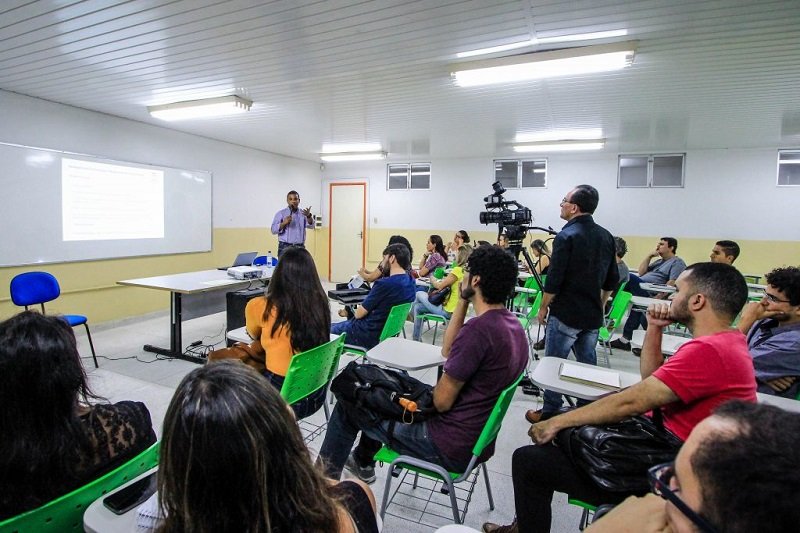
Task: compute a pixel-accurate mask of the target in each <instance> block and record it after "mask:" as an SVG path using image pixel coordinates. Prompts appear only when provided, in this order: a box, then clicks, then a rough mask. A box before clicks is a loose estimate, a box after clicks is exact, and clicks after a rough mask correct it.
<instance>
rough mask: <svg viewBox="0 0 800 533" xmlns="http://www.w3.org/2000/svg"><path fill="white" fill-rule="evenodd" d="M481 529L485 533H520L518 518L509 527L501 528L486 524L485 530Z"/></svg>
mask: <svg viewBox="0 0 800 533" xmlns="http://www.w3.org/2000/svg"><path fill="white" fill-rule="evenodd" d="M481 529H482V531H483V533H519V528H518V527H517V519H516V518H515V519H514V521H513V522H512V523H510V524H509V525H507V526H501V525H500V524H494V523H492V522H484V524H483V528H481Z"/></svg>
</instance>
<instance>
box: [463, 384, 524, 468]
mask: <svg viewBox="0 0 800 533" xmlns="http://www.w3.org/2000/svg"><path fill="white" fill-rule="evenodd" d="M524 375H525V374H524V373H522V374H520V375H519V377H518V378H517V379H515V380H514V381H513V383H511V385H509V386H508V387H506V388H505V389H503V392H501V393H500V396H499V397H498V398H497V401H496V402H495V404H494V408H493V409H492V414H490V415H489V418H488V419H487V420H486V424H484V426H483V431H481V434H480V436H479V437H478V440H477V441H476V442H475V446H473V447H472V455H474V456H475V457H480V455H481V454H482V453H483V450H484V449H485V448H486V447H487V446H488V445H489V444H490V443H491V442H492V441H494V439H495V438H496V437H497V434H498V433H499V432H500V426H502V425H503V417H504V416H506V411H508V406H509V405H511V399H512V398H513V397H514V392H515V391H516V390H517V384H518V383H519V382H520V380H521V379H522V376H524Z"/></svg>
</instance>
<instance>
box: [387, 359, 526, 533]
mask: <svg viewBox="0 0 800 533" xmlns="http://www.w3.org/2000/svg"><path fill="white" fill-rule="evenodd" d="M523 375H524V374H520V376H519V377H518V378H517V379H515V380H514V382H513V383H511V384H510V385H509V386H508V387H506V388H505V389H503V391H502V392H501V393H500V396H499V397H498V398H497V402H495V405H494V409H492V413H491V414H490V415H489V418H488V419H487V420H486V424H485V425H484V426H483V431H481V434H480V436H479V437H478V440H477V442H476V443H475V446H473V447H472V459H470V461H469V464H468V465H467V468H466V470H464V472H462V473H459V472H448V471H447V470H445V469H444V468H443V467H441V466H439V465H437V464H435V463H429V462H427V461H423V460H421V459H417V458H416V457H411V456H408V455H400V454H399V453H397V452H396V451H394V450H392V449H391V448H390V447H389V446H385V445H384V446H383V447H382V448H381V449H380V450H378V453H376V454H375V460H376V461H379V462H381V463H388V464H389V472H390V473H392V475H388V476H386V486H385V487H384V490H383V502H382V503H381V518H384V517H385V515H386V507H387V506H388V505H389V503H391V502H390V500H389V495H390V493H391V488H392V478H394V477H395V475H399V471H400V470H401V469H405V470H406V473H405V475H408V473H409V472H414V484H413V487H414V488H415V489H416V488H417V479H418V477H419V476H420V475H422V476H425V477H428V478H431V479H433V480H438V481H441V482H442V483H443V484H444V485H446V489H445V487H442V492H445V490H446V491H447V494H448V495H449V496H450V506H451V508H452V510H453V520H455V522H456V523H457V524H462V523H463V522H464V517H465V516H466V515H467V509H468V507H469V502H470V500H471V499H472V493H473V491H474V489H475V484H476V483H477V482H478V474H479V471H480V470H483V478H484V480H485V482H486V495H487V496H488V498H489V509H492V510H494V499H493V498H492V487H491V485H490V484H489V474H488V472H487V471H486V467H485V465H484V463H479V462H478V458H479V457H480V456H481V454H482V453H483V451H484V450H485V449H486V447H487V446H488V445H489V444H491V443H492V442H494V440H495V438H497V434H498V433H499V432H500V426H501V425H502V423H503V417H504V416H505V415H506V412H507V411H508V406H509V405H510V404H511V399H512V398H513V397H514V391H515V390H516V388H517V384H519V382H520V380H521V379H522V376H523ZM481 467H483V468H481ZM395 472H396V474H395ZM405 475H404V476H403V479H401V480H400V483H401V484H402V483H403V480H404V479H405ZM463 481H467V483H468V487H467V488H466V489H465V490H466V491H467V492H468V495H467V497H466V498H463V501H464V510H463V511H462V512H459V509H458V498H456V488H455V484H456V483H461V482H463ZM397 492H398V491H395V492H394V493H393V494H391V495H392V499H394V495H395V494H397Z"/></svg>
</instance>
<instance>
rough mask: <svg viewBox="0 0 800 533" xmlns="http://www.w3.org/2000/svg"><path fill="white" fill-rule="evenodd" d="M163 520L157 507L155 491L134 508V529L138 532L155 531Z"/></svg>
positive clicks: (156, 493)
mask: <svg viewBox="0 0 800 533" xmlns="http://www.w3.org/2000/svg"><path fill="white" fill-rule="evenodd" d="M163 521H164V516H163V515H162V514H161V510H160V509H159V507H158V492H155V493H153V495H152V496H150V497H149V498H148V499H147V501H146V502H144V503H143V504H142V505H140V506H139V508H138V509H136V531H137V532H139V533H144V532H150V531H155V530H156V529H158V527H159V526H160V525H161V522H163Z"/></svg>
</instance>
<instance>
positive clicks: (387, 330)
mask: <svg viewBox="0 0 800 533" xmlns="http://www.w3.org/2000/svg"><path fill="white" fill-rule="evenodd" d="M410 311H411V302H409V303H407V304H397V305H395V306H394V307H392V309H391V310H390V311H389V316H388V317H386V322H385V323H384V324H383V329H382V330H381V334H380V336H379V337H378V342H379V343H381V342H383V341H385V340H386V339H388V338H389V337H397V336H398V335H400V333H403V332H404V331H405V325H406V318H408V313H409V312H410ZM345 353H347V354H348V355H355V356H358V357H364V356H366V355H367V349H366V348H364V347H363V346H356V345H354V344H346V345H345Z"/></svg>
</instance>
